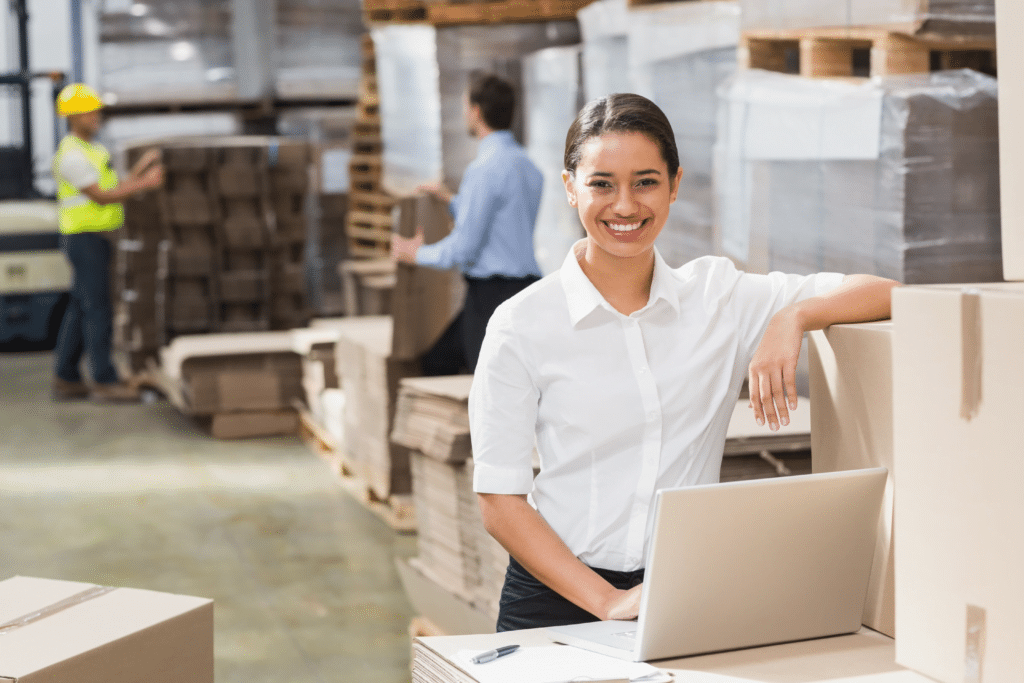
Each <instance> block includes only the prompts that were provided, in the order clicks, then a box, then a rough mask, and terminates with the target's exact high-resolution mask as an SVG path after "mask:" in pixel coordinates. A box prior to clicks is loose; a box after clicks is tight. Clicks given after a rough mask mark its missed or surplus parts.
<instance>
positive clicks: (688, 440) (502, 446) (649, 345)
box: [469, 250, 843, 571]
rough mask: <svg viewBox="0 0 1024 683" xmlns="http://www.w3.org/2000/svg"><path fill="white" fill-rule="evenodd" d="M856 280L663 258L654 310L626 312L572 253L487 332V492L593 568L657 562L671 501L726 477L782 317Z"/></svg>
mask: <svg viewBox="0 0 1024 683" xmlns="http://www.w3.org/2000/svg"><path fill="white" fill-rule="evenodd" d="M842 279H843V276H842V275H839V274H837V273H821V274H818V275H811V276H796V275H786V274H783V273H771V274H770V275H751V274H747V273H743V272H741V271H738V270H737V269H736V268H735V266H733V264H732V262H731V261H729V260H728V259H726V258H721V257H712V256H706V257H703V258H699V259H697V260H695V261H691V262H690V263H687V264H686V265H684V266H683V267H681V268H679V269H676V270H673V269H671V268H669V267H668V265H667V264H666V263H665V261H664V260H663V259H662V258H661V255H660V254H657V253H655V266H654V279H653V282H652V285H651V295H650V299H649V301H648V303H647V305H646V306H644V307H643V308H642V309H640V310H639V311H636V312H635V313H633V314H632V315H629V316H626V315H622V314H621V313H619V312H618V311H616V310H615V309H614V308H613V307H612V306H611V305H610V304H609V303H608V302H607V301H605V300H604V298H603V297H602V296H601V294H600V293H599V292H598V291H597V289H596V288H595V287H594V285H593V284H592V283H591V282H590V280H589V279H588V278H587V276H586V275H584V274H583V270H582V269H581V268H580V265H579V263H578V261H577V260H576V256H575V253H574V250H573V251H570V253H569V255H568V256H567V257H566V259H565V263H564V264H563V265H562V268H561V270H560V271H559V272H558V273H554V274H552V275H550V276H548V277H546V278H544V279H543V280H541V281H540V282H538V283H537V284H535V285H533V286H531V287H529V288H527V289H526V290H524V291H523V292H521V293H520V294H518V295H516V296H515V297H513V298H512V299H510V300H508V301H507V302H505V303H504V304H502V305H501V306H500V307H499V308H498V310H497V311H496V312H495V313H494V315H493V316H492V318H491V321H490V323H489V325H488V327H487V336H486V338H485V339H484V343H483V348H482V350H481V353H480V360H479V362H478V364H477V368H476V374H475V378H474V381H473V388H472V391H471V393H470V401H469V411H470V428H471V436H472V444H473V459H474V461H475V475H474V488H475V490H476V491H477V492H479V493H500V494H531V495H530V500H531V503H532V504H533V505H534V507H535V508H536V509H537V510H538V512H539V513H540V514H541V516H542V517H543V518H544V519H545V520H546V521H547V523H548V524H550V525H551V527H552V528H553V529H554V530H555V532H556V533H557V534H558V535H559V537H561V539H562V540H563V541H564V542H565V544H566V545H567V546H568V547H569V549H570V550H571V551H572V552H573V554H575V555H576V556H577V557H579V558H580V560H582V561H583V562H584V563H586V564H587V565H589V566H591V567H601V568H604V569H615V570H619V571H628V570H633V569H638V568H640V567H642V566H644V558H645V557H646V551H647V544H648V542H649V528H648V527H649V517H650V516H651V513H652V505H653V502H654V494H655V491H657V490H658V489H663V488H674V487H679V486H687V485H694V484H708V483H715V482H717V481H718V479H719V472H720V470H721V465H722V452H723V450H724V447H725V438H726V430H727V429H728V426H729V419H730V417H731V415H732V411H733V409H734V408H735V406H736V400H737V398H738V397H739V393H740V389H741V388H742V385H743V380H744V378H745V377H746V376H747V370H748V366H749V365H750V361H751V359H752V357H753V354H754V351H755V350H756V349H757V346H758V344H759V343H760V340H761V337H762V336H763V335H764V332H765V329H766V328H767V326H768V323H769V321H770V320H771V318H772V316H773V315H775V313H777V312H778V311H779V310H780V309H782V308H784V307H785V306H788V305H789V304H792V303H795V302H797V301H800V300H802V299H806V298H808V297H811V296H817V295H820V294H823V293H825V292H827V291H828V290H830V289H833V288H834V287H836V286H838V285H839V284H840V283H841V282H842ZM750 419H751V420H753V419H754V417H753V414H751V418H750ZM535 443H536V446H537V450H538V452H539V454H540V474H538V475H537V477H536V479H534V477H533V469H532V465H531V456H532V453H533V448H534V444H535Z"/></svg>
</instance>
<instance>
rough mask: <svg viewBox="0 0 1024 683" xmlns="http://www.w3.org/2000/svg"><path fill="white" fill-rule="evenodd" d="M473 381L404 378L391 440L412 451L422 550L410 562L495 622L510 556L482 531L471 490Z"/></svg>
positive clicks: (450, 378)
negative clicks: (470, 410) (470, 424)
mask: <svg viewBox="0 0 1024 683" xmlns="http://www.w3.org/2000/svg"><path fill="white" fill-rule="evenodd" d="M472 381H473V378H472V376H469V375H467V376H456V377H432V378H416V379H406V380H403V381H402V385H401V391H400V393H399V398H398V407H397V410H396V414H395V424H394V429H393V430H392V432H391V439H392V441H393V442H395V443H397V444H400V445H402V446H404V447H406V448H409V449H410V454H411V455H410V458H411V462H412V476H413V500H414V503H415V506H416V516H417V525H418V536H417V542H418V550H419V556H418V557H417V558H416V559H415V560H414V561H413V565H414V566H415V568H416V569H417V570H418V571H420V572H421V573H422V574H423V575H424V576H426V577H427V578H430V579H432V580H433V581H434V582H435V583H436V584H438V585H440V586H444V587H445V588H446V590H448V591H449V592H451V593H452V594H454V595H456V596H458V597H460V598H461V599H462V600H464V601H465V602H468V603H470V604H472V605H474V606H475V607H476V608H477V610H478V611H480V612H483V613H485V614H487V615H488V616H490V617H495V616H497V612H498V599H499V597H500V595H501V587H502V584H503V582H504V579H505V569H506V567H507V566H508V553H507V552H505V549H504V548H502V547H501V545H500V544H499V543H498V542H497V541H495V540H494V539H493V538H492V537H491V536H490V534H488V533H487V531H486V530H485V529H484V525H483V520H482V519H481V516H480V508H479V506H478V505H477V499H476V494H475V493H474V492H473V459H472V452H471V448H470V443H469V407H468V400H469V388H470V385H471V383H472ZM427 616H430V615H427Z"/></svg>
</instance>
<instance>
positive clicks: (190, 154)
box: [161, 147, 210, 173]
mask: <svg viewBox="0 0 1024 683" xmlns="http://www.w3.org/2000/svg"><path fill="white" fill-rule="evenodd" d="M161 161H162V163H163V165H164V168H166V169H167V170H168V171H177V172H179V173H200V172H202V171H205V170H206V168H207V166H209V164H210V150H208V149H207V148H205V147H165V148H164V149H163V152H162V153H161Z"/></svg>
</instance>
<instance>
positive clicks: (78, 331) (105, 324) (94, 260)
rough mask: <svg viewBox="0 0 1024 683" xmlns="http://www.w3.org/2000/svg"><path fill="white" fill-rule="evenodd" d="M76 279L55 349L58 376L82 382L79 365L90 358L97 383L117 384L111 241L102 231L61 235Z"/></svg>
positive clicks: (91, 369)
mask: <svg viewBox="0 0 1024 683" xmlns="http://www.w3.org/2000/svg"><path fill="white" fill-rule="evenodd" d="M60 243H61V249H62V250H63V251H64V253H65V254H66V255H67V257H68V260H69V261H71V267H72V270H73V271H74V279H73V280H72V283H71V296H70V300H69V301H68V307H67V310H66V311H65V312H64V321H63V322H62V323H61V326H60V336H59V337H57V348H56V350H55V355H56V360H57V377H59V378H61V379H62V380H65V381H68V382H81V381H82V375H81V372H80V371H79V368H78V366H79V362H80V361H81V360H82V353H83V352H84V353H85V354H86V355H88V356H89V374H90V375H91V377H92V381H93V382H96V383H97V384H110V383H112V382H116V381H117V371H116V370H115V369H114V365H113V363H111V361H110V337H111V325H112V319H113V309H112V306H111V302H110V241H109V240H108V239H107V237H106V235H104V234H103V233H99V232H83V233H79V234H75V235H61V238H60Z"/></svg>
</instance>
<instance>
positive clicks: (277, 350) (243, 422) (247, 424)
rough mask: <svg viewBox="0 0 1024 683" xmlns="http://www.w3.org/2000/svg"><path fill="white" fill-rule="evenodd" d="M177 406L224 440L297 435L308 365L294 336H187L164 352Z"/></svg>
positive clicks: (168, 385)
mask: <svg viewBox="0 0 1024 683" xmlns="http://www.w3.org/2000/svg"><path fill="white" fill-rule="evenodd" d="M160 356H161V375H162V379H163V384H164V389H165V390H166V393H167V394H168V396H169V398H170V400H171V402H172V403H174V405H175V406H176V407H177V408H178V409H179V410H181V411H182V412H183V413H185V414H187V415H192V416H195V417H197V418H199V420H200V421H201V422H202V423H204V424H205V423H209V429H210V432H211V434H212V435H213V436H214V437H216V438H219V439H232V438H249V437H255V436H273V435H277V434H294V433H295V432H296V431H297V430H298V414H297V413H296V411H295V408H294V402H295V401H296V400H299V401H301V400H302V399H303V398H304V390H303V385H302V361H301V359H300V357H299V355H298V354H297V353H295V352H294V351H293V350H292V337H291V334H290V333H288V332H244V333H233V334H206V335H183V336H180V337H177V338H176V339H174V341H172V342H171V343H170V344H169V345H168V346H166V347H164V348H162V349H161V350H160Z"/></svg>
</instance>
